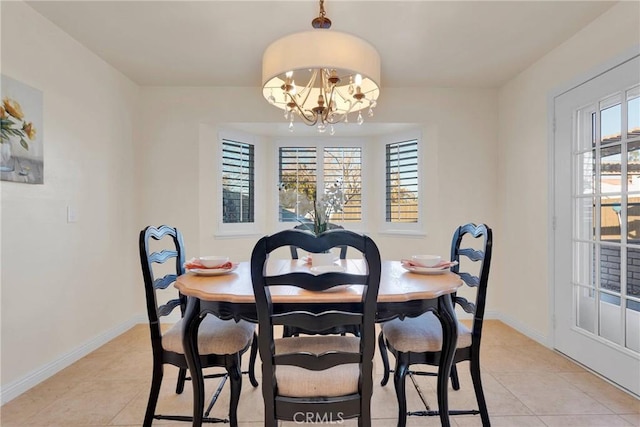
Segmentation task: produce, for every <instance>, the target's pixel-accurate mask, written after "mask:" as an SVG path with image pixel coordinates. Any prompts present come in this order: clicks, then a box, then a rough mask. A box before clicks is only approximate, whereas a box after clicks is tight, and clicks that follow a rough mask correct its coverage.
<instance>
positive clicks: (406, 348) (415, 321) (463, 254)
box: [378, 223, 493, 427]
mask: <svg viewBox="0 0 640 427" xmlns="http://www.w3.org/2000/svg"><path fill="white" fill-rule="evenodd" d="M492 244H493V233H492V230H491V229H490V228H489V227H487V226H486V225H485V224H480V225H478V226H476V225H475V224H471V223H470V224H466V225H462V226H460V227H458V228H457V229H456V231H455V233H454V235H453V239H452V242H451V261H458V265H456V266H454V267H453V268H452V271H453V272H454V273H456V274H458V275H459V276H460V278H461V279H462V280H463V282H464V283H465V285H467V286H468V287H470V288H472V289H475V301H474V302H471V301H468V300H467V299H466V298H464V297H462V296H460V295H457V293H456V294H454V295H452V301H453V303H454V305H455V304H457V305H459V306H460V307H461V308H462V309H463V310H464V311H465V312H467V313H470V314H472V315H473V324H472V327H471V329H469V328H468V327H467V326H465V325H464V324H462V323H460V322H458V343H457V347H456V352H455V355H454V358H453V366H452V367H451V383H452V387H453V388H454V390H459V389H460V383H459V380H458V371H457V369H456V364H457V363H458V362H462V361H469V369H470V373H471V378H472V381H473V388H474V391H475V395H476V401H477V403H478V410H450V411H449V414H451V415H459V414H480V417H481V420H482V425H483V426H485V427H486V426H490V425H491V424H490V421H489V413H488V410H487V404H486V402H485V398H484V393H483V391H482V381H481V379H480V339H481V337H482V322H483V317H484V308H485V300H486V295H487V283H488V281H489V267H490V265H491V249H492ZM467 245H468V246H467ZM478 263H479V264H478ZM471 265H475V267H474V268H469V267H470V266H471ZM470 271H473V273H471V272H470ZM476 272H479V273H478V275H475V273H476ZM378 345H379V347H380V355H381V357H382V362H383V367H384V373H383V378H382V381H381V384H382V385H383V386H384V385H386V383H387V381H388V380H389V372H390V370H389V360H388V357H387V349H389V351H391V353H392V354H393V355H394V356H395V359H396V365H395V370H394V378H393V381H394V385H395V390H396V397H397V400H398V427H404V426H405V425H406V422H407V415H420V416H425V415H439V412H438V411H432V410H430V408H429V407H428V404H427V403H426V400H425V399H424V396H423V395H422V392H421V390H420V389H419V387H418V386H417V382H415V380H414V378H413V375H437V373H433V372H418V371H411V370H410V366H411V365H414V364H422V365H432V366H438V364H439V362H440V351H441V349H442V327H441V326H440V321H439V320H438V318H437V317H436V316H435V315H434V314H433V313H431V312H429V313H426V314H423V315H422V316H419V317H415V318H405V319H404V320H399V319H395V320H392V321H389V322H386V323H383V324H382V328H381V332H380V334H379V335H378ZM407 374H408V375H409V376H410V378H411V380H412V381H413V383H414V385H415V386H416V388H417V390H418V394H419V396H420V398H421V399H422V401H423V403H424V404H425V407H426V408H425V409H426V410H425V411H416V412H407V403H406V392H405V379H406V376H407Z"/></svg>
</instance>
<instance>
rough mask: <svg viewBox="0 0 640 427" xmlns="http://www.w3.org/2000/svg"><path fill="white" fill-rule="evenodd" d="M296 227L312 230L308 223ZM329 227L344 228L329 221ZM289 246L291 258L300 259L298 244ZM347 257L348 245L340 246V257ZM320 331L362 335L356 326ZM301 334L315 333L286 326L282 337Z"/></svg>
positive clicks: (333, 228)
mask: <svg viewBox="0 0 640 427" xmlns="http://www.w3.org/2000/svg"><path fill="white" fill-rule="evenodd" d="M312 227H313V226H312ZM294 229H296V230H307V231H310V229H309V226H308V224H298V225H297V226H295V227H294ZM327 229H328V230H342V229H344V228H343V227H342V226H341V225H337V224H333V223H328V224H327ZM289 248H290V249H291V259H298V249H299V248H298V247H297V246H290V247H289ZM346 258H347V247H346V246H340V259H346ZM318 333H319V334H322V335H328V334H340V335H345V334H347V333H350V334H353V335H355V336H359V335H360V331H359V330H358V329H357V328H356V327H355V326H349V327H344V326H339V327H335V328H330V329H328V330H326V331H320V332H318ZM300 334H305V335H313V333H312V332H311V331H307V330H304V329H301V328H294V327H284V328H283V329H282V337H283V338H286V337H296V336H299V335H300Z"/></svg>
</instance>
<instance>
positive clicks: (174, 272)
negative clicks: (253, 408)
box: [139, 225, 258, 427]
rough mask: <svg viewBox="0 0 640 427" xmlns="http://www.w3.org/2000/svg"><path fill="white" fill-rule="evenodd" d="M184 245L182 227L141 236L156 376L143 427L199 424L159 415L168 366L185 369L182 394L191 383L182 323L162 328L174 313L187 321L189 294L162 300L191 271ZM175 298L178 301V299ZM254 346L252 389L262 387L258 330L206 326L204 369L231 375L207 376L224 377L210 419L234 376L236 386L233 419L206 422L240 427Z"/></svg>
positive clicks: (201, 340)
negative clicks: (245, 365)
mask: <svg viewBox="0 0 640 427" xmlns="http://www.w3.org/2000/svg"><path fill="white" fill-rule="evenodd" d="M183 246H184V245H183V241H182V234H181V233H180V231H179V230H177V229H176V228H172V227H168V226H166V225H163V226H160V227H158V228H156V227H146V228H145V229H143V230H142V231H141V232H140V240H139V249H140V262H141V265H142V275H143V277H144V285H145V295H146V300H147V314H148V318H149V328H150V331H151V348H152V351H153V377H152V380H151V391H150V393H149V401H148V403H147V409H146V413H145V418H144V424H143V425H144V426H145V427H148V426H151V424H152V422H153V420H154V419H168V420H175V421H192V420H193V418H192V417H188V416H181V415H156V414H155V411H156V405H157V403H158V396H159V393H160V386H161V384H162V377H163V373H164V365H165V364H170V365H173V366H176V367H177V368H178V369H179V371H178V383H177V385H176V393H178V394H180V393H182V391H183V390H184V383H185V380H186V379H189V378H187V376H186V373H187V361H186V359H185V355H184V350H183V346H182V319H180V320H178V322H176V323H175V324H174V325H173V326H171V328H169V329H168V330H167V331H165V332H162V330H161V325H160V319H161V318H162V317H165V316H168V315H169V314H171V313H172V312H173V310H174V309H175V308H176V307H179V308H180V317H181V318H182V317H183V316H184V310H185V307H186V297H185V296H184V295H182V294H180V293H178V295H177V298H172V299H170V300H169V301H167V302H166V303H164V304H162V303H160V301H159V300H160V298H159V296H160V293H161V291H162V290H166V289H167V288H168V287H169V286H170V285H171V284H172V283H173V282H175V280H176V278H177V277H178V276H179V275H181V274H184V272H185V270H184V261H185V255H184V249H183ZM152 247H153V249H152ZM166 263H169V264H166ZM163 264H166V267H165V268H164V269H163V267H162V265H163ZM166 292H168V291H166ZM172 296H175V294H173V295H172ZM249 347H251V355H250V356H251V357H250V362H249V378H250V380H251V384H252V385H253V386H254V387H257V385H258V383H257V381H256V378H255V373H254V366H255V359H256V356H257V335H256V333H255V325H254V324H252V323H249V322H246V321H240V322H238V323H236V322H234V321H224V320H220V319H219V318H217V317H215V316H213V315H211V314H209V315H207V316H206V317H205V318H204V319H203V321H202V323H201V324H200V328H199V330H198V349H199V351H200V360H201V363H202V367H203V368H209V367H222V368H226V370H227V372H225V373H220V374H212V375H207V376H206V377H205V378H220V377H221V378H223V380H222V381H221V383H220V385H219V387H218V390H217V391H216V393H215V394H214V398H213V400H212V401H211V404H210V405H209V408H208V409H207V411H206V413H205V417H208V415H209V411H210V410H211V407H212V406H213V404H214V403H215V399H216V398H217V395H218V394H219V392H220V390H221V389H222V386H223V385H224V382H225V381H226V379H227V378H228V377H229V378H230V382H231V399H230V406H229V419H228V420H225V419H218V418H205V419H206V421H207V422H230V423H231V425H232V426H237V415H236V412H237V406H238V402H239V399H240V390H241V385H242V377H241V370H240V360H241V357H242V354H244V353H245V352H246V351H247V349H249Z"/></svg>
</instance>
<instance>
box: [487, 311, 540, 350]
mask: <svg viewBox="0 0 640 427" xmlns="http://www.w3.org/2000/svg"><path fill="white" fill-rule="evenodd" d="M495 316H496V317H494V319H497V320H500V321H501V322H502V323H504V324H506V325H508V326H511V327H512V328H513V329H515V330H516V331H518V332H520V333H521V334H524V335H526V336H527V337H529V338H531V339H532V340H534V341H536V342H537V343H539V344H541V345H543V346H545V347H547V348H552V343H551V338H550V337H549V336H548V335H545V334H543V333H541V332H540V331H536V330H535V329H532V328H530V327H529V326H527V325H525V324H524V323H522V322H520V321H519V320H516V319H514V318H513V317H510V316H507V315H505V314H503V313H499V312H496V313H495ZM486 318H487V316H486V314H485V319H486Z"/></svg>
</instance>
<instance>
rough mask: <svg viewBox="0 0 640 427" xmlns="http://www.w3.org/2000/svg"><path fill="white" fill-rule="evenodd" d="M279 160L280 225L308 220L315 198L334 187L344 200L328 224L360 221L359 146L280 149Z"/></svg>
mask: <svg viewBox="0 0 640 427" xmlns="http://www.w3.org/2000/svg"><path fill="white" fill-rule="evenodd" d="M278 159H279V160H278V161H279V176H278V178H279V186H280V188H279V211H278V219H279V221H280V222H305V221H311V220H312V219H313V215H314V214H313V201H314V200H316V196H318V197H321V196H322V195H323V194H327V193H330V192H332V191H334V190H336V188H338V189H339V193H340V194H342V195H343V198H344V200H343V201H342V203H341V204H340V206H339V207H337V208H335V209H332V212H331V214H330V217H329V221H330V222H334V223H337V222H352V223H353V222H356V221H362V147H360V146H347V147H329V146H325V144H318V145H317V146H305V147H285V146H282V147H280V148H279V155H278Z"/></svg>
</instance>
